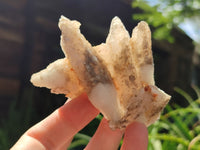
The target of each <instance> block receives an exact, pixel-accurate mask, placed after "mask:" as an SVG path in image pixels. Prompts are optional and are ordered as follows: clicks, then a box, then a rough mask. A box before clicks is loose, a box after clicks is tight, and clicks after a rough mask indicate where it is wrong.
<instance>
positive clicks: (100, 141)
mask: <svg viewBox="0 0 200 150" xmlns="http://www.w3.org/2000/svg"><path fill="white" fill-rule="evenodd" d="M122 135H123V131H121V130H119V129H117V130H111V129H110V127H109V125H108V122H107V120H106V119H102V121H101V123H100V125H99V127H98V129H97V131H96V132H95V134H94V136H93V137H92V139H91V140H90V142H89V143H88V145H87V146H86V148H85V150H94V149H95V150H116V149H117V148H118V147H119V143H120V140H121V138H122Z"/></svg>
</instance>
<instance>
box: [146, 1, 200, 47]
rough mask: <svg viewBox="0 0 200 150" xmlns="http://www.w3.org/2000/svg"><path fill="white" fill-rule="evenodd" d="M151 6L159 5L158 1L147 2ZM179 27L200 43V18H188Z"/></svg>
mask: <svg viewBox="0 0 200 150" xmlns="http://www.w3.org/2000/svg"><path fill="white" fill-rule="evenodd" d="M146 1H147V2H148V3H149V4H150V5H151V6H154V5H156V4H158V3H159V1H158V0H146ZM179 27H180V28H181V29H182V30H183V31H184V32H185V33H186V34H187V35H188V36H189V37H190V38H191V39H193V40H194V41H196V42H198V43H200V16H198V17H194V18H186V19H185V21H184V22H183V23H181V24H180V25H179Z"/></svg>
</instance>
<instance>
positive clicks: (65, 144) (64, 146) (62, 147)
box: [59, 137, 73, 150]
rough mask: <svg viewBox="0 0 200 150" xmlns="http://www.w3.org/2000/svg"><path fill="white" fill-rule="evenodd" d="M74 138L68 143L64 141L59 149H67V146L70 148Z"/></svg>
mask: <svg viewBox="0 0 200 150" xmlns="http://www.w3.org/2000/svg"><path fill="white" fill-rule="evenodd" d="M72 140H73V137H72V138H71V139H70V140H68V141H67V142H66V143H64V144H63V145H62V146H61V147H60V148H59V150H67V148H68V147H69V145H70V144H71V142H72Z"/></svg>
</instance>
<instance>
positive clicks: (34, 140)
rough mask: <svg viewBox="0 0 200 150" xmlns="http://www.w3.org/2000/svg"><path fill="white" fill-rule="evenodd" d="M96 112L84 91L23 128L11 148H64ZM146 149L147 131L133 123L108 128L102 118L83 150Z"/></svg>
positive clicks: (25, 149) (31, 149) (36, 149)
mask: <svg viewBox="0 0 200 150" xmlns="http://www.w3.org/2000/svg"><path fill="white" fill-rule="evenodd" d="M98 114H99V111H98V110H97V109H96V108H95V107H94V106H93V105H92V104H91V103H90V101H89V100H88V97H87V95H86V94H82V95H81V96H79V97H77V98H75V99H73V100H70V101H69V102H67V103H65V104H64V105H63V106H62V107H60V108H58V109H57V110H56V111H54V112H53V113H52V114H51V115H49V116H48V117H47V118H45V119H44V120H42V121H41V122H39V123H38V124H36V125H34V126H33V127H31V128H30V129H29V130H28V131H26V132H25V133H24V134H23V135H22V136H21V138H20V139H19V140H18V141H17V143H16V144H15V145H14V146H13V147H12V148H11V150H66V149H67V147H68V146H69V145H70V143H71V141H72V139H73V136H74V135H75V134H76V133H77V132H78V131H80V130H81V129H82V128H84V127H85V126H86V125H87V124H88V123H89V122H90V121H92V120H93V119H94V118H95V117H96V116H97V115H98ZM122 137H123V144H122V147H121V150H147V145H148V131H147V128H146V126H145V125H144V124H142V123H138V122H133V123H132V124H130V125H129V126H128V127H127V128H126V129H125V130H123V131H122V130H119V129H117V130H111V129H110V128H109V126H108V122H107V120H106V119H105V118H103V119H102V121H101V123H100V125H99V127H98V129H97V131H96V133H95V134H94V136H93V137H92V138H91V140H90V142H89V143H88V145H87V146H86V147H85V149H84V150H117V149H118V147H119V143H120V140H121V139H122Z"/></svg>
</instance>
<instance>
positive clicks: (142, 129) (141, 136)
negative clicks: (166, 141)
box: [122, 122, 148, 150]
mask: <svg viewBox="0 0 200 150" xmlns="http://www.w3.org/2000/svg"><path fill="white" fill-rule="evenodd" d="M147 147H148V130H147V127H146V126H145V125H144V124H143V123H140V122H133V123H131V124H130V125H128V126H127V128H126V131H125V134H124V141H123V144H122V150H132V149H139V150H147Z"/></svg>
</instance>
